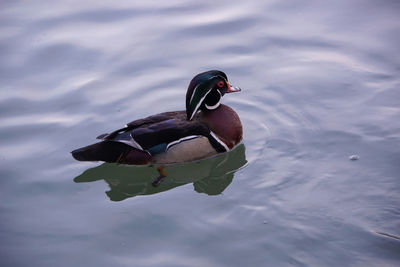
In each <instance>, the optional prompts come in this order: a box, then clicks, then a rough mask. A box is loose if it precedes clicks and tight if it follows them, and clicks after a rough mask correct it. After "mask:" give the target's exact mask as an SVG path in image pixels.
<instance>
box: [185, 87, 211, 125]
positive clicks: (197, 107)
mask: <svg viewBox="0 0 400 267" xmlns="http://www.w3.org/2000/svg"><path fill="white" fill-rule="evenodd" d="M210 92H211V89H210V90H208V92H207V93H206V94H205V95H204V96H203V97H202V98H201V99H200V101H199V103H197V106H196V108H195V109H194V110H193V113H192V116H190V119H189V120H191V119H193V117H194V115H195V114H196V112H197V110H198V109H199V107H200V105H201V103H203V100H204V98H206V96H207V95H208V94H209V93H210Z"/></svg>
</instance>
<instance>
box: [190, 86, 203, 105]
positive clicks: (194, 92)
mask: <svg viewBox="0 0 400 267" xmlns="http://www.w3.org/2000/svg"><path fill="white" fill-rule="evenodd" d="M199 85H200V84H198V85H196V87H195V88H194V90H193V93H192V96H191V97H190V101H189V105H190V103H192V100H193V96H194V95H195V94H196V90H197V87H199Z"/></svg>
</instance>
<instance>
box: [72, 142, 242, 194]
mask: <svg viewBox="0 0 400 267" xmlns="http://www.w3.org/2000/svg"><path fill="white" fill-rule="evenodd" d="M246 162H247V161H246V156H245V146H244V145H243V144H241V145H239V146H237V147H236V148H235V149H233V150H232V151H229V152H228V153H224V154H220V155H217V156H215V157H212V158H208V159H204V160H201V161H195V162H189V163H184V164H174V165H168V166H167V167H166V168H165V172H166V173H167V174H168V176H167V178H166V179H165V180H164V181H163V182H162V183H161V184H160V185H159V186H157V187H154V186H153V185H152V182H153V180H154V177H156V176H157V174H158V173H157V170H156V168H155V167H154V166H135V165H118V164H115V163H103V164H102V165H100V166H98V167H95V168H91V169H87V170H86V171H84V172H83V173H82V174H81V175H79V176H77V177H76V178H75V179H74V181H75V182H76V183H83V182H94V181H98V180H104V181H106V182H107V184H108V185H109V186H110V188H111V189H110V191H107V192H106V194H107V196H108V197H109V198H110V200H111V201H121V200H124V199H127V198H130V197H135V196H139V195H152V194H156V193H160V192H164V191H167V190H170V189H172V188H175V187H178V186H181V185H184V184H188V183H193V186H194V190H195V191H196V192H198V193H205V194H208V195H218V194H221V193H222V192H223V191H224V190H225V189H226V188H227V187H228V186H229V184H230V183H231V182H232V179H233V177H234V174H235V172H236V171H237V170H238V169H239V168H241V167H242V166H244V165H245V164H246Z"/></svg>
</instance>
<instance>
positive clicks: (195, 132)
mask: <svg viewBox="0 0 400 267" xmlns="http://www.w3.org/2000/svg"><path fill="white" fill-rule="evenodd" d="M186 118H187V117H186V112H185V111H174V112H165V113H160V114H157V115H153V116H150V117H147V118H144V119H139V120H136V121H132V122H130V123H128V124H127V125H126V127H124V128H121V129H118V130H116V131H114V132H112V133H110V134H103V135H100V136H99V137H98V138H99V139H102V140H108V141H116V142H121V143H125V144H127V145H130V146H132V147H134V148H136V149H140V150H144V151H147V152H149V153H150V154H151V155H156V154H159V153H162V152H165V151H167V150H168V148H169V147H171V146H173V145H175V144H178V143H180V142H184V141H187V140H191V139H194V138H198V137H202V136H205V137H207V138H208V139H209V141H210V143H211V145H212V146H213V147H214V148H215V149H216V150H217V151H218V152H224V151H226V150H227V149H226V147H224V146H223V145H222V144H221V142H220V140H217V139H216V138H215V135H213V134H212V133H211V131H210V129H209V128H208V126H207V125H206V124H204V123H203V122H200V121H197V120H191V121H188V120H187V119H186Z"/></svg>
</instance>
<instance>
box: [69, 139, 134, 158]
mask: <svg viewBox="0 0 400 267" xmlns="http://www.w3.org/2000/svg"><path fill="white" fill-rule="evenodd" d="M131 150H132V147H130V146H128V145H125V144H123V143H118V142H111V141H103V142H99V143H95V144H93V145H89V146H85V147H82V148H78V149H76V150H74V151H72V152H71V154H72V156H73V157H74V158H75V159H76V160H79V161H105V162H120V160H121V159H123V157H125V155H127V154H129V152H130V151H131Z"/></svg>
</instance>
